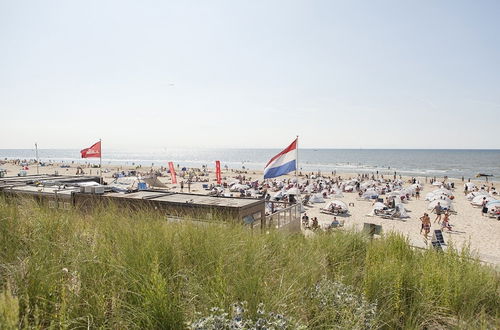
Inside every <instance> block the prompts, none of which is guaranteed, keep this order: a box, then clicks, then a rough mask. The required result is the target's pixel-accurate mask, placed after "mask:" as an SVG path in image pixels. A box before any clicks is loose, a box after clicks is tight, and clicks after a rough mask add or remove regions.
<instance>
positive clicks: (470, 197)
mask: <svg viewBox="0 0 500 330" xmlns="http://www.w3.org/2000/svg"><path fill="white" fill-rule="evenodd" d="M477 196H489V193H488V192H487V191H486V190H479V191H473V192H471V193H468V194H467V196H466V198H467V200H469V201H471V200H473V199H474V197H477Z"/></svg>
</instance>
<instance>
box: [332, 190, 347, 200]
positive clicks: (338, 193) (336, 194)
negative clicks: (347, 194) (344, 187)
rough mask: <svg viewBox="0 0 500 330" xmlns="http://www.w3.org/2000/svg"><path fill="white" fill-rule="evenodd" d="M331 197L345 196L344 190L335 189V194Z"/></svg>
mask: <svg viewBox="0 0 500 330" xmlns="http://www.w3.org/2000/svg"><path fill="white" fill-rule="evenodd" d="M331 197H333V198H342V197H344V194H343V193H342V191H341V190H340V189H334V190H333V194H332V195H331Z"/></svg>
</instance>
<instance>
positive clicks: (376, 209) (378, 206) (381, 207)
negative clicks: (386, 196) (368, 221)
mask: <svg viewBox="0 0 500 330" xmlns="http://www.w3.org/2000/svg"><path fill="white" fill-rule="evenodd" d="M388 209H389V208H388V207H387V206H386V205H385V204H384V203H380V202H376V203H375V204H373V207H372V211H371V212H370V213H368V214H367V215H368V216H370V217H373V216H375V215H376V214H375V213H376V212H378V213H380V211H382V210H388Z"/></svg>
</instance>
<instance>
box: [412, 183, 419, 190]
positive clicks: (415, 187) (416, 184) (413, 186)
mask: <svg viewBox="0 0 500 330" xmlns="http://www.w3.org/2000/svg"><path fill="white" fill-rule="evenodd" d="M410 188H411V189H413V190H417V188H420V189H422V185H421V184H420V183H414V184H412V185H411V186H410Z"/></svg>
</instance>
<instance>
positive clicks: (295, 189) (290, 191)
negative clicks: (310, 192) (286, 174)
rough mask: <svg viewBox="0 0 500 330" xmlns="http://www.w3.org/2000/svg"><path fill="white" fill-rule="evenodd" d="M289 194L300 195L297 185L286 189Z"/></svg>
mask: <svg viewBox="0 0 500 330" xmlns="http://www.w3.org/2000/svg"><path fill="white" fill-rule="evenodd" d="M286 194H287V195H298V194H299V190H298V189H297V188H296V187H293V188H290V189H288V190H287V191H286Z"/></svg>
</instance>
